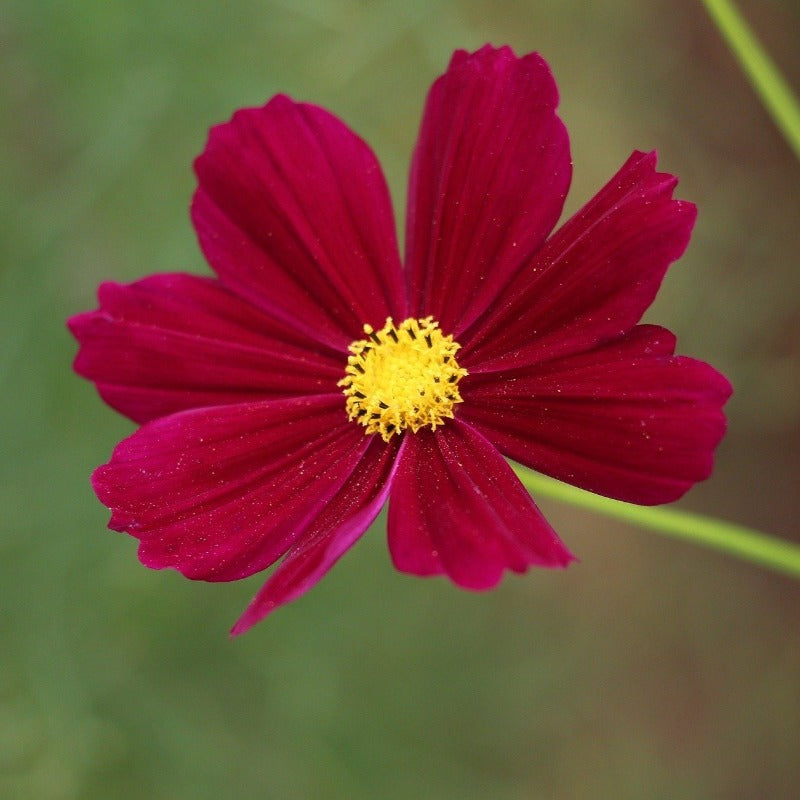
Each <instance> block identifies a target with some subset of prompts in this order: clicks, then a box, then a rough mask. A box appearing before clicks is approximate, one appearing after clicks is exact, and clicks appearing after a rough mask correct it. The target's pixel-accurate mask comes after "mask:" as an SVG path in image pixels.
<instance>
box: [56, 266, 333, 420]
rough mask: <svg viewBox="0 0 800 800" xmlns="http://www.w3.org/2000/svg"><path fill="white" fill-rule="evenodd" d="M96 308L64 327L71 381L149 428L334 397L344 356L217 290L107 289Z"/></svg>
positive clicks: (185, 281)
mask: <svg viewBox="0 0 800 800" xmlns="http://www.w3.org/2000/svg"><path fill="white" fill-rule="evenodd" d="M98 297H99V301H100V308H99V309H98V310H97V311H90V312H87V313H85V314H78V315H77V316H75V317H72V319H70V321H69V327H70V330H71V331H72V333H73V334H74V336H75V338H76V339H78V341H79V342H80V344H81V348H80V351H79V352H78V356H77V358H76V359H75V370H76V372H78V374H80V375H82V376H83V377H85V378H88V379H89V380H91V381H94V382H95V383H96V384H97V388H98V391H99V392H100V394H101V396H102V397H103V399H104V400H105V401H106V402H107V403H108V404H109V405H110V406H112V407H113V408H115V409H117V410H118V411H120V412H121V413H123V414H125V415H126V416H128V417H130V418H131V419H133V420H134V421H135V422H140V423H141V422H147V421H148V420H151V419H155V418H157V417H161V416H166V415H168V414H172V413H174V412H176V411H183V410H186V409H189V408H199V407H201V406H212V405H223V404H226V403H241V402H247V401H253V400H262V399H268V398H278V397H287V396H293V395H294V396H296V395H311V394H321V393H331V392H335V391H336V382H337V380H339V378H340V377H341V375H342V364H343V362H344V359H345V355H346V354H344V353H334V352H332V351H330V350H328V349H326V348H323V347H321V346H320V345H318V344H317V343H316V342H314V341H312V340H309V339H308V338H307V337H305V336H303V335H302V334H299V333H298V332H297V331H294V330H291V329H288V328H286V327H285V326H283V325H281V324H279V323H277V322H275V321H273V320H271V319H270V318H269V317H267V316H265V315H264V314H263V313H262V312H260V311H259V310H258V309H257V308H255V307H254V306H252V305H251V304H249V303H247V302H246V301H244V300H242V299H241V298H240V297H238V296H237V295H235V294H233V293H232V292H230V291H228V290H227V289H225V288H224V287H223V286H222V285H221V284H220V283H219V281H217V280H214V279H210V278H201V277H196V276H193V275H182V274H172V275H153V276H151V277H149V278H145V279H144V280H140V281H136V282H135V283H131V284H128V285H122V284H118V283H104V284H102V285H101V286H100V289H99V292H98Z"/></svg>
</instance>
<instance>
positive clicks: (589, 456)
mask: <svg viewBox="0 0 800 800" xmlns="http://www.w3.org/2000/svg"><path fill="white" fill-rule="evenodd" d="M673 348H674V337H673V336H672V334H671V333H670V332H669V331H665V330H664V329H662V328H658V327H656V326H650V325H642V326H638V327H637V328H635V329H634V330H633V331H632V332H631V333H630V334H629V335H628V336H626V337H624V338H623V339H620V340H618V341H616V342H612V343H609V344H606V345H603V346H601V347H598V348H597V349H595V350H592V351H589V352H586V353H581V354H579V355H575V356H569V357H565V358H561V359H556V360H553V361H548V362H546V363H543V364H539V365H534V366H531V367H528V368H524V369H519V370H514V371H508V372H507V373H502V374H501V373H487V374H478V375H470V376H468V377H467V378H465V379H464V380H463V381H462V383H461V387H462V395H463V397H464V403H463V404H462V405H461V406H459V414H460V416H461V417H462V418H463V419H465V420H467V421H468V422H470V424H472V425H474V426H475V427H476V428H478V430H480V431H481V432H482V433H483V434H484V435H485V436H486V437H487V438H488V439H489V440H490V441H491V442H492V443H493V444H494V445H496V446H497V447H498V448H499V449H500V451H501V452H502V453H503V454H504V455H506V456H508V457H509V458H513V459H514V460H516V461H519V462H520V463H522V464H525V465H526V466H529V467H532V468H533V469H535V470H538V471H539V472H543V473H545V474H547V475H551V476H553V477H554V478H558V479H559V480H563V481H566V482H568V483H572V484H575V485H576V486H580V487H581V488H583V489H588V490H590V491H592V492H597V493H598V494H603V495H606V496H608V497H615V498H617V499H620V500H627V501H628V502H632V503H642V504H646V505H651V504H656V503H666V502H669V501H671V500H675V499H677V498H678V497H680V496H681V495H682V494H684V493H685V492H686V491H687V490H688V489H689V488H690V487H691V486H692V485H694V484H695V483H696V482H697V481H701V480H703V479H704V478H707V477H708V475H709V474H710V473H711V468H712V465H713V454H714V448H715V447H716V446H717V444H718V443H719V441H720V439H721V438H722V435H723V433H724V432H725V417H724V415H723V413H722V406H723V405H724V403H725V401H726V400H727V399H728V397H729V396H730V393H731V388H730V384H729V383H728V381H727V380H726V379H725V378H724V377H723V376H722V375H720V374H719V373H718V372H717V371H716V370H714V369H713V368H712V367H710V366H709V365H708V364H705V363H703V362H702V361H695V360H694V359H691V358H685V357H682V356H673V355H672V352H673Z"/></svg>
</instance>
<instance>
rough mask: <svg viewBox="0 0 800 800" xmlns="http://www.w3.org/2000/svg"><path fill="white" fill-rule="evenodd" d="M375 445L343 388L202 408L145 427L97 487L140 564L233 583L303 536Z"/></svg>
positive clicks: (124, 445)
mask: <svg viewBox="0 0 800 800" xmlns="http://www.w3.org/2000/svg"><path fill="white" fill-rule="evenodd" d="M369 444H370V440H369V439H368V438H367V437H366V436H364V434H363V432H362V431H361V430H360V429H359V428H357V427H356V426H354V425H352V424H350V423H348V422H347V418H346V416H345V413H344V408H343V404H342V401H341V396H340V395H320V396H317V397H308V398H292V399H287V400H272V401H265V402H260V403H238V404H235V405H227V406H216V407H213V408H201V409H195V410H192V411H184V412H181V413H179V414H173V415H171V416H169V417H164V418H161V419H157V420H154V421H152V422H149V423H147V424H146V425H144V426H142V427H141V428H140V429H139V430H138V431H137V432H136V433H134V434H133V435H132V436H130V437H129V438H127V439H125V440H124V441H122V442H121V443H120V444H119V445H118V446H117V448H116V449H115V451H114V454H113V456H112V458H111V461H110V462H109V463H108V464H106V465H104V466H102V467H99V468H98V469H97V470H96V471H95V474H94V476H93V483H94V488H95V491H96V492H97V495H98V497H99V498H100V500H101V501H102V502H103V503H105V504H106V505H107V506H108V507H109V508H110V509H111V511H112V516H111V521H110V522H109V527H111V528H112V529H114V530H119V531H127V532H128V533H130V534H131V535H133V536H136V537H137V538H138V539H139V540H140V547H139V556H140V559H141V561H142V562H143V563H144V564H146V565H147V566H149V567H154V568H158V569H161V568H164V567H171V568H174V569H177V570H179V571H180V572H182V573H183V574H184V575H186V576H187V577H189V578H194V579H202V580H209V581H226V580H235V579H237V578H243V577H245V576H247V575H251V574H252V573H254V572H258V571H259V570H262V569H265V568H266V567H268V566H269V565H270V564H272V563H273V562H274V561H275V560H276V559H277V558H279V557H280V556H281V555H283V554H284V553H285V552H286V550H287V549H288V548H289V547H291V546H292V545H293V544H294V543H295V542H296V541H297V540H298V539H299V538H300V537H302V536H303V535H304V534H305V532H306V530H308V529H309V527H310V526H312V525H313V524H314V521H315V520H316V518H317V516H318V515H319V514H320V512H321V511H322V510H323V509H324V508H325V506H326V505H327V503H328V502H329V501H331V499H332V498H333V497H335V495H336V493H337V492H338V491H339V490H340V489H341V488H342V486H343V485H344V484H345V483H346V482H347V481H348V479H349V478H350V476H351V475H352V473H353V471H354V470H355V469H356V467H357V465H358V463H359V462H360V461H361V459H362V457H363V456H364V453H365V452H366V450H367V448H368V447H369Z"/></svg>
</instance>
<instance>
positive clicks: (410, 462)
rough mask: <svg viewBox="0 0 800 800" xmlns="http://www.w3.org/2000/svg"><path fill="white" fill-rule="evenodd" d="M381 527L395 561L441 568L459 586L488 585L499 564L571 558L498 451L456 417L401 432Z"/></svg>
mask: <svg viewBox="0 0 800 800" xmlns="http://www.w3.org/2000/svg"><path fill="white" fill-rule="evenodd" d="M388 532H389V550H390V552H391V554H392V560H393V561H394V564H395V566H396V567H397V569H399V570H401V571H403V572H410V573H412V574H415V575H436V574H442V573H443V574H446V575H447V576H448V577H450V579H451V580H452V581H454V582H455V583H456V584H458V585H459V586H461V587H463V588H466V589H488V588H490V587H492V586H494V585H495V584H496V583H497V582H498V581H499V580H500V578H501V576H502V574H503V571H504V570H506V569H510V570H513V571H514V572H524V571H525V570H526V569H527V568H528V567H529V566H530V565H532V564H535V565H538V566H544V567H564V566H566V565H567V564H569V562H570V561H572V560H573V556H572V555H571V554H570V553H569V551H568V550H567V549H566V547H564V545H563V544H562V543H561V541H560V540H559V538H558V536H556V534H555V532H554V531H553V529H552V528H551V527H550V525H549V524H548V523H547V521H546V520H545V518H544V517H543V516H542V514H541V512H540V511H539V509H538V508H537V507H536V506H535V505H534V503H533V501H532V500H531V498H530V495H529V494H528V493H527V492H526V491H525V489H524V488H523V486H522V484H521V483H520V482H519V479H518V478H517V477H516V475H514V473H513V472H512V471H511V468H510V467H509V466H508V464H507V463H506V462H505V460H504V459H503V457H502V456H501V455H500V453H499V452H498V451H497V450H496V449H495V448H494V447H493V446H492V445H491V444H490V443H489V442H488V441H486V439H485V438H484V437H483V436H482V435H481V434H480V433H478V432H477V431H476V430H474V429H473V428H472V427H471V426H469V425H467V424H466V423H464V422H461V421H459V420H457V419H456V420H451V421H449V422H448V423H447V424H446V425H445V426H444V427H443V428H440V429H439V430H437V431H436V432H435V433H433V432H431V431H429V430H427V429H425V430H423V431H421V432H420V433H418V434H416V435H414V436H408V437H407V440H406V443H405V447H404V451H403V453H402V454H401V458H400V460H399V465H398V467H397V472H396V474H395V478H394V483H393V486H392V495H391V499H390V501H389V523H388Z"/></svg>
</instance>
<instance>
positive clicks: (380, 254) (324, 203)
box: [192, 95, 405, 348]
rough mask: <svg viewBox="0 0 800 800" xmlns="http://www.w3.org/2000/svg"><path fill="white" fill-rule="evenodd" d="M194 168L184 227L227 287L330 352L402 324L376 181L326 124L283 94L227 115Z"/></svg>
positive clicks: (365, 158) (391, 238)
mask: <svg viewBox="0 0 800 800" xmlns="http://www.w3.org/2000/svg"><path fill="white" fill-rule="evenodd" d="M195 170H196V172H197V177H198V180H199V186H198V189H197V192H196V193H195V196H194V200H193V203H192V218H193V220H194V224H195V228H196V229H197V235H198V238H199V240H200V245H201V247H202V249H203V252H204V253H205V255H206V258H207V259H208V261H209V263H210V264H211V266H212V267H213V269H214V270H215V271H216V272H217V274H218V275H219V276H220V278H221V279H222V281H223V282H224V283H225V284H226V285H227V286H229V287H230V288H232V289H233V290H235V291H236V292H238V293H239V294H241V295H242V296H243V297H246V298H247V299H248V300H250V301H251V302H253V303H255V304H256V305H258V306H260V307H261V308H263V309H264V310H266V311H267V312H269V313H270V314H272V315H273V316H275V317H276V318H278V319H282V320H285V321H286V322H288V323H290V324H292V325H297V326H299V327H301V328H302V329H303V330H304V331H305V333H307V334H308V335H309V336H310V337H312V338H315V339H316V340H317V341H319V342H323V343H326V344H328V345H332V346H334V347H337V348H344V347H346V346H347V345H348V344H349V343H350V342H351V341H352V340H353V339H355V338H357V337H358V335H360V333H361V330H362V326H363V324H364V323H365V322H370V323H372V324H373V325H383V323H384V321H385V318H386V317H387V316H396V317H399V318H401V319H402V318H403V317H404V316H405V299H404V296H403V284H402V274H401V269H400V260H399V255H398V251H397V241H396V235H395V227H394V217H393V214H392V207H391V201H390V199H389V192H388V189H387V187H386V182H385V180H384V178H383V173H382V172H381V168H380V165H379V164H378V161H377V159H376V158H375V156H374V155H373V153H372V151H371V150H370V149H369V147H368V146H367V145H366V143H365V142H363V141H362V140H361V139H360V138H358V137H357V136H356V135H355V134H354V133H352V131H350V130H349V129H348V128H347V127H346V126H345V125H344V123H342V122H341V121H340V120H338V119H337V118H336V117H334V116H333V115H332V114H330V113H328V112H327V111H325V110H323V109H321V108H318V107H317V106H313V105H308V104H305V103H295V102H293V101H292V100H290V99H289V98H288V97H285V96H283V95H279V96H277V97H274V98H273V99H272V100H270V102H269V103H267V104H266V105H265V106H264V107H262V108H249V109H244V110H241V111H237V112H236V113H235V114H234V115H233V117H232V119H231V120H230V122H227V123H224V124H222V125H217V126H215V127H214V128H212V129H211V132H210V134H209V138H208V143H207V145H206V149H205V151H204V152H203V153H202V155H200V157H199V158H198V159H197V161H196V162H195Z"/></svg>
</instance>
